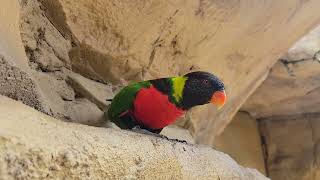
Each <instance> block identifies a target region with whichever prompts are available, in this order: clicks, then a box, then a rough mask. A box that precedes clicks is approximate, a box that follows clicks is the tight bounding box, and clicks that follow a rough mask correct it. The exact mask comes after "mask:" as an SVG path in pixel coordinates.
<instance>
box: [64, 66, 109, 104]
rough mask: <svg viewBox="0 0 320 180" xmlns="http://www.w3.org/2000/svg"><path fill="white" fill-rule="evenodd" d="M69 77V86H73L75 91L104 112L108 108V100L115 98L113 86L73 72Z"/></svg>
mask: <svg viewBox="0 0 320 180" xmlns="http://www.w3.org/2000/svg"><path fill="white" fill-rule="evenodd" d="M68 77H69V84H71V86H72V87H73V89H75V90H76V91H77V92H78V93H79V94H81V95H82V96H83V97H86V98H87V99H89V100H90V101H91V102H93V103H94V104H96V105H97V106H98V107H99V108H100V109H101V110H104V109H105V108H106V106H107V101H106V99H112V98H113V92H112V87H111V85H105V84H102V83H99V82H95V81H92V80H90V79H87V78H85V77H83V76H81V75H79V74H77V73H73V72H70V73H69V74H68Z"/></svg>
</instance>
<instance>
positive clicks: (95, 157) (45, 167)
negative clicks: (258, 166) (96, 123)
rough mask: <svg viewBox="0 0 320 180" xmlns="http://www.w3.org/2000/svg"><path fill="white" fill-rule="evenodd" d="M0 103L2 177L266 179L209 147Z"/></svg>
mask: <svg viewBox="0 0 320 180" xmlns="http://www.w3.org/2000/svg"><path fill="white" fill-rule="evenodd" d="M0 101H1V106H0V122H1V127H0V139H1V141H0V161H1V163H0V164H1V165H0V178H1V179H63V178H66V177H68V178H74V179H78V178H81V179H151V178H152V179H217V180H218V179H220V180H223V179H243V180H250V179H261V180H262V179H267V178H265V177H264V176H263V175H261V174H260V173H258V172H257V171H256V170H252V169H247V168H243V167H241V166H239V165H238V164H237V163H236V162H235V161H233V160H232V159H231V158H230V157H229V156H227V155H225V154H223V153H220V152H217V151H215V150H213V149H211V148H209V147H196V146H191V145H186V144H181V143H175V142H170V141H166V140H163V139H158V138H155V137H151V136H146V135H141V134H134V133H133V132H126V131H116V130H113V129H106V128H94V127H89V126H85V125H76V124H71V123H65V122H61V121H58V120H56V119H53V118H51V117H49V116H47V115H44V114H42V113H39V112H37V111H35V110H33V109H32V108H30V107H27V106H25V105H23V104H21V103H19V102H16V101H13V100H11V99H9V98H6V97H3V96H1V97H0ZM17 111H18V112H19V113H16V112H17ZM17 124H23V126H17Z"/></svg>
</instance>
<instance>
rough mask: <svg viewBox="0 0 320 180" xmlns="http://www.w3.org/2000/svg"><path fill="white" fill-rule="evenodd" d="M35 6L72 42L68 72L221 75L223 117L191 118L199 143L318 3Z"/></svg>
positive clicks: (67, 2) (307, 23) (66, 1)
mask: <svg viewBox="0 0 320 180" xmlns="http://www.w3.org/2000/svg"><path fill="white" fill-rule="evenodd" d="M41 2H43V3H44V6H45V7H46V12H47V15H48V16H49V17H50V18H51V21H52V22H53V23H54V24H55V25H56V27H58V28H59V30H60V31H61V32H64V33H65V36H66V37H70V38H72V39H73V41H74V43H75V45H76V46H75V47H74V48H72V50H71V52H70V61H71V64H72V67H73V68H74V70H76V71H78V72H80V73H81V74H83V75H86V76H87V77H91V78H93V79H98V80H101V81H112V82H118V81H119V78H124V79H126V80H141V79H149V78H154V77H160V76H161V77H163V76H170V75H177V74H183V73H185V72H187V71H189V70H195V69H201V70H208V71H211V72H215V73H216V74H217V75H218V76H220V77H222V79H223V80H224V81H225V82H226V85H227V93H228V95H229V100H228V104H227V105H226V107H225V108H224V109H223V111H221V112H219V113H217V112H216V111H215V110H214V109H213V108H209V107H203V108H202V110H201V113H200V114H201V115H199V114H197V115H196V116H192V117H193V118H191V120H192V122H193V123H194V124H195V125H193V126H192V127H194V133H195V134H196V137H197V140H198V142H201V143H211V142H212V141H213V139H214V135H213V133H214V134H217V133H219V132H221V131H222V130H223V129H224V127H225V126H226V125H227V124H228V122H229V121H230V120H231V119H232V117H233V115H234V114H235V113H236V112H237V110H238V109H239V107H240V106H241V104H242V103H244V101H245V100H246V98H247V97H248V96H249V95H250V93H252V92H253V91H254V89H255V87H257V86H258V85H259V84H260V82H261V81H262V80H263V79H264V78H265V75H266V73H267V72H268V69H269V68H270V67H271V66H272V65H273V64H274V63H275V61H276V59H277V58H278V57H279V55H281V54H282V53H283V52H284V51H285V50H286V49H288V48H289V47H290V46H291V44H293V43H294V42H295V41H296V40H297V39H298V38H299V37H300V36H302V35H303V34H304V33H305V32H306V30H308V29H310V28H311V27H313V26H314V24H315V23H317V22H318V20H319V17H318V16H316V15H315V14H318V13H317V11H318V9H317V8H315V7H318V6H319V5H320V2H319V1H318V0H310V1H300V0H294V1H276V0H272V1H267V2H265V3H261V1H259V0H255V1H253V2H250V5H248V4H247V2H246V1H209V0H201V1H191V0H189V1H184V0H179V1H175V2H172V1H169V0H166V1H158V0H153V1H148V2H145V1H140V2H133V1H126V2H117V1H102V0H98V1H94V2H91V1H87V0H80V1H77V3H74V1H71V0H58V1H50V0H42V1H41ZM57 14H59V15H58V16H57ZM288 29H291V31H287V30H288ZM253 67H254V68H253Z"/></svg>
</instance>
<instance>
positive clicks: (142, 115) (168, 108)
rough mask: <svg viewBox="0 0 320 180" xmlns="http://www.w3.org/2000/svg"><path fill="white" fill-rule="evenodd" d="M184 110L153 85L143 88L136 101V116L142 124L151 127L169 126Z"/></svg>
mask: <svg viewBox="0 0 320 180" xmlns="http://www.w3.org/2000/svg"><path fill="white" fill-rule="evenodd" d="M184 112H185V111H183V110H182V109H180V108H178V107H177V106H176V105H175V104H173V103H171V102H170V101H169V98H168V96H167V95H164V94H163V93H161V92H160V91H158V90H157V89H156V88H155V87H153V86H151V87H150V88H143V89H141V90H140V91H139V92H138V93H137V95H136V98H135V101H134V111H133V114H134V117H135V118H136V120H137V121H138V122H139V123H140V124H142V125H144V126H146V127H148V128H151V129H162V128H164V127H166V126H168V125H169V124H171V123H173V122H174V121H175V120H176V119H178V118H179V117H180V116H181V115H183V114H184Z"/></svg>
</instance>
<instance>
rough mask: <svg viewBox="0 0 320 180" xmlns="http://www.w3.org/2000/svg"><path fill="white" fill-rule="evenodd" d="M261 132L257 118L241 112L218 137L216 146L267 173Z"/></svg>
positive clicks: (236, 158)
mask: <svg viewBox="0 0 320 180" xmlns="http://www.w3.org/2000/svg"><path fill="white" fill-rule="evenodd" d="M260 138H261V137H260V133H259V130H258V125H257V122H256V120H255V119H253V118H252V117H251V116H250V115H248V114H247V113H244V112H239V113H237V114H236V116H235V117H234V118H233V120H232V121H231V123H230V124H229V125H228V126H227V128H226V129H225V130H224V131H223V133H222V134H220V135H219V136H217V137H216V139H215V142H214V145H213V146H214V147H215V148H216V149H217V150H219V151H222V152H224V153H227V154H229V155H230V156H231V157H232V158H234V159H235V160H236V161H237V162H238V163H239V164H241V165H242V166H245V167H250V168H255V169H257V170H259V171H260V172H261V173H263V174H266V168H265V162H264V156H263V150H262V146H261V140H260Z"/></svg>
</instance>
